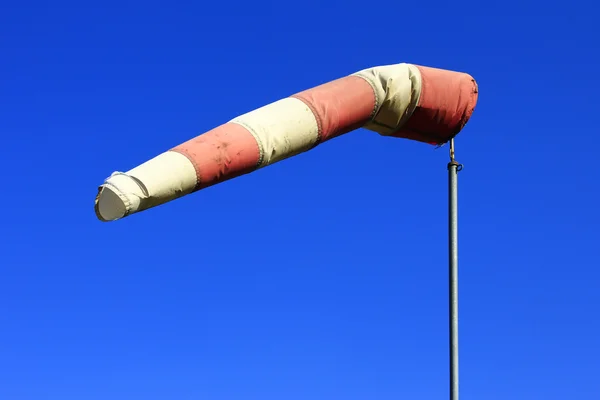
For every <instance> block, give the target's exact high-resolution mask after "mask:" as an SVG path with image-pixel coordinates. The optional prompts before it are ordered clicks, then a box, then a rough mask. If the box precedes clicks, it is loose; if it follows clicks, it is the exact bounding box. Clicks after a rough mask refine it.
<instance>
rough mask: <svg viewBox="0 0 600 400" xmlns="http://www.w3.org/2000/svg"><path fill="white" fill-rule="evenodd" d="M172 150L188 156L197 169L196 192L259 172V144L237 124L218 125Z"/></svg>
mask: <svg viewBox="0 0 600 400" xmlns="http://www.w3.org/2000/svg"><path fill="white" fill-rule="evenodd" d="M171 151H176V152H178V153H181V154H183V155H184V156H186V157H187V158H188V159H189V160H190V161H191V162H192V164H194V168H195V169H196V176H197V178H198V183H197V185H196V190H199V189H202V188H205V187H208V186H211V185H214V184H216V183H219V182H223V181H226V180H228V179H231V178H235V177H236V176H239V175H243V174H246V173H248V172H252V171H254V170H255V169H256V167H257V165H258V161H259V157H260V150H259V148H258V143H257V142H256V140H255V139H254V137H253V136H252V134H251V133H250V132H248V130H247V129H246V128H244V127H243V126H241V125H238V124H234V123H226V124H224V125H221V126H218V127H216V128H215V129H212V130H210V131H208V132H206V133H204V134H202V135H199V136H196V137H195V138H193V139H191V140H188V141H187V142H185V143H182V144H180V145H178V146H176V147H175V148H173V149H171Z"/></svg>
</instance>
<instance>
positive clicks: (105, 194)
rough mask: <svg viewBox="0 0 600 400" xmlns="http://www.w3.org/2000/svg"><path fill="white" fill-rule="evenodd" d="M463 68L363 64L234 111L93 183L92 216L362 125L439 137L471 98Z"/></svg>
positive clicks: (234, 172) (174, 193) (194, 186)
mask: <svg viewBox="0 0 600 400" xmlns="http://www.w3.org/2000/svg"><path fill="white" fill-rule="evenodd" d="M477 93H478V91H477V84H476V83H475V80H474V79H473V78H472V77H471V76H470V75H468V74H465V73H461V72H454V71H447V70H441V69H435V68H429V67H422V66H417V65H412V64H405V63H402V64H395V65H386V66H379V67H374V68H369V69H365V70H362V71H359V72H357V73H354V74H352V75H349V76H346V77H343V78H340V79H337V80H334V81H331V82H328V83H325V84H323V85H320V86H317V87H314V88H312V89H308V90H306V91H303V92H300V93H297V94H295V95H293V96H290V97H288V98H285V99H282V100H279V101H276V102H274V103H271V104H268V105H266V106H264V107H261V108H258V109H256V110H254V111H250V112H248V113H246V114H244V115H240V116H239V117H236V118H234V119H232V120H231V121H229V122H227V123H225V124H223V125H221V126H218V127H217V128H215V129H213V130H210V131H208V132H206V133H204V134H201V135H199V136H197V137H195V138H193V139H191V140H189V141H187V142H185V143H182V144H180V145H178V146H176V147H174V148H172V149H170V150H168V151H166V152H164V153H162V154H160V155H158V156H157V157H155V158H152V159H151V160H149V161H146V162H145V163H143V164H141V165H139V166H138V167H135V168H133V169H131V170H129V171H127V172H114V173H113V174H112V175H111V176H110V177H109V178H108V179H106V181H105V182H104V183H103V184H102V185H101V186H100V188H99V190H98V195H97V197H96V203H95V210H96V215H97V216H98V218H99V219H100V220H102V221H112V220H116V219H119V218H122V217H125V216H128V215H130V214H133V213H136V212H139V211H143V210H146V209H148V208H151V207H155V206H157V205H160V204H163V203H166V202H168V201H171V200H174V199H176V198H178V197H181V196H184V195H187V194H189V193H192V192H194V191H197V190H200V189H203V188H206V187H208V186H211V185H214V184H216V183H219V182H223V181H225V180H228V179H231V178H234V177H237V176H240V175H243V174H246V173H249V172H252V171H254V170H256V169H258V168H262V167H266V166H267V165H270V164H273V163H276V162H278V161H281V160H283V159H285V158H288V157H291V156H294V155H297V154H299V153H302V152H304V151H307V150H310V149H312V148H313V147H315V146H316V145H318V144H320V143H322V142H324V141H326V140H329V139H332V138H334V137H336V136H339V135H342V134H344V133H347V132H350V131H352V130H354V129H357V128H360V127H363V128H366V129H368V130H371V131H375V132H377V133H379V134H381V135H385V136H394V137H400V138H407V139H412V140H417V141H421V142H426V143H431V144H442V143H445V142H447V141H448V140H450V139H451V138H452V137H454V136H455V135H456V134H457V133H458V132H459V131H460V130H461V129H462V128H463V126H464V125H465V124H466V123H467V121H468V120H469V118H470V116H471V114H472V113H473V110H474V108H475V104H476V102H477V95H478V94H477Z"/></svg>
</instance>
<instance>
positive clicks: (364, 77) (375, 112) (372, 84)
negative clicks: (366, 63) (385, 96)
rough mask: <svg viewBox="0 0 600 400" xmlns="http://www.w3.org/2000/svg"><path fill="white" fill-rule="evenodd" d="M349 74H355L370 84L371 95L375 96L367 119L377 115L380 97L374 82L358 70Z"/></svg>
mask: <svg viewBox="0 0 600 400" xmlns="http://www.w3.org/2000/svg"><path fill="white" fill-rule="evenodd" d="M350 76H356V77H358V78H361V79H363V80H364V81H365V82H367V83H368V84H369V86H371V90H372V91H373V96H374V97H375V104H374V106H373V111H371V115H370V116H369V119H371V120H372V119H373V118H375V116H376V115H377V111H378V110H379V106H380V102H381V99H380V98H379V96H378V95H377V90H376V89H375V84H374V83H373V82H372V81H371V80H370V79H369V78H367V77H366V76H363V75H362V74H360V72H357V73H355V74H352V75H350Z"/></svg>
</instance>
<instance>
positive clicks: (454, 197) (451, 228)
mask: <svg viewBox="0 0 600 400" xmlns="http://www.w3.org/2000/svg"><path fill="white" fill-rule="evenodd" d="M461 169H462V165H461V164H459V163H458V162H457V161H456V160H455V159H454V139H451V140H450V162H449V163H448V250H449V274H448V277H449V322H450V400H458V172H459V171H460V170H461Z"/></svg>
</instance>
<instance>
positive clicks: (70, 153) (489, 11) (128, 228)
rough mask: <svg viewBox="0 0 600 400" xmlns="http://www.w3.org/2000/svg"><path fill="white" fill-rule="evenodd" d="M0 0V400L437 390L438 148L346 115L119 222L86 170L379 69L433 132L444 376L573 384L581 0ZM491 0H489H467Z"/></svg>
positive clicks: (593, 380)
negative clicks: (398, 81) (468, 80)
mask: <svg viewBox="0 0 600 400" xmlns="http://www.w3.org/2000/svg"><path fill="white" fill-rule="evenodd" d="M486 3H487V2H485V1H461V2H441V1H427V2H403V1H397V0H394V1H392V0H381V1H377V2H373V1H360V2H359V1H355V0H348V1H321V2H314V1H313V2H284V1H277V2H275V1H273V2H265V1H260V0H259V1H217V2H191V1H188V2H182V1H163V2H159V1H139V0H138V1H119V2H116V1H104V2H84V1H54V2H43V1H20V2H17V1H13V2H8V1H5V2H4V3H3V5H2V7H1V9H2V11H1V12H0V41H1V48H0V50H1V53H0V62H1V64H0V70H1V76H2V79H1V80H0V133H1V135H2V136H1V137H2V149H3V152H2V157H1V158H0V165H1V166H2V190H1V196H0V206H1V208H0V209H1V210H2V222H1V223H0V239H1V241H0V256H1V258H0V264H1V265H0V343H1V345H0V399H3V400H96V399H97V400H107V399H110V400H137V399H140V400H154V399H177V400H187V399H224V400H235V399H240V400H241V399H258V400H281V399H286V400H295V399H311V400H319V399H327V400H335V399H343V400H355V399H356V400H359V399H360V400H363V399H364V400H373V399H378V400H382V399H444V398H447V391H448V389H447V388H448V372H447V369H448V367H447V365H448V361H447V358H448V355H447V244H446V236H447V228H446V218H447V206H446V190H447V189H446V188H447V184H446V179H447V172H446V163H447V157H448V156H447V149H446V148H443V149H439V150H435V149H434V148H433V147H432V146H429V145H426V144H421V143H415V142H410V141H407V140H402V139H392V138H384V137H381V136H379V135H377V134H376V133H373V132H369V131H366V130H358V131H356V132H352V133H349V134H347V135H345V136H342V137H340V138H337V139H335V140H332V141H330V142H327V143H325V144H323V145H322V146H319V147H318V148H316V149H314V150H312V151H310V152H308V153H305V154H302V155H299V156H297V157H294V158H291V159H288V160H285V161H283V162H281V163H278V164H276V165H273V166H270V167H268V168H265V169H262V170H260V171H257V172H255V173H253V174H250V175H246V176H244V177H241V178H237V179H234V180H232V181H228V182H225V183H223V184H220V185H217V186H214V187H212V188H209V189H207V190H204V191H201V192H198V193H195V194H193V195H190V196H187V197H185V198H182V199H180V200H177V201H174V202H171V203H168V204H166V205H163V206H160V207H158V208H155V209H152V210H149V211H145V212H143V213H140V214H136V215H133V216H131V217H128V218H127V219H124V220H122V221H117V222H113V223H101V222H99V221H97V220H96V217H95V215H94V211H93V200H94V196H95V195H96V189H97V186H98V185H99V184H101V183H102V181H103V180H104V178H106V177H107V176H108V175H109V174H110V173H111V172H113V171H114V170H121V171H123V170H127V169H130V168H132V167H134V166H136V165H138V164H140V163H141V162H143V161H145V160H147V159H149V158H152V157H154V156H155V155H157V154H159V153H160V152H162V151H164V150H167V149H168V148H170V147H172V146H174V145H176V144H179V143H181V142H183V141H185V140H187V139H189V138H191V137H193V136H195V135H197V134H199V133H202V132H204V131H207V130H209V129H211V128H213V127H215V126H217V125H220V124H222V123H224V122H226V121H228V120H229V119H231V118H233V117H235V116H237V115H239V114H242V113H245V112H247V111H250V110H252V109H254V108H257V107H260V106H262V105H265V104H267V103H270V102H272V101H275V100H278V99H280V98H282V97H287V96H288V95H290V94H293V93H296V92H298V91H301V90H303V89H307V88H310V87H312V86H315V85H318V84H321V83H324V82H326V81H329V80H331V79H335V78H338V77H342V76H344V75H347V74H350V73H353V72H355V71H357V70H360V69H363V68H367V67H371V66H375V65H383V64H392V63H399V62H411V63H416V64H422V65H428V66H433V67H439V68H447V69H453V70H459V71H465V72H468V73H470V74H472V75H473V76H474V77H475V78H476V79H477V81H478V83H479V88H480V97H479V103H478V106H477V109H476V110H475V113H474V114H473V117H472V118H471V121H470V122H469V124H468V125H467V127H466V128H465V129H464V131H463V132H462V133H461V134H460V135H459V136H458V138H457V142H456V146H457V158H458V161H460V162H461V163H463V164H464V170H463V171H462V172H461V173H460V175H459V180H460V182H459V184H460V185H459V186H460V196H459V197H460V200H459V202H460V205H459V209H460V279H461V284H460V301H461V310H460V322H461V328H460V333H461V338H460V339H461V360H460V361H461V394H462V397H463V398H464V399H486V400H495V399H502V400H504V399H511V400H516V399H524V400H525V399H527V400H531V399H550V400H552V399H561V400H562V399H569V400H578V399H598V398H600V379H599V378H598V376H599V375H600V312H599V308H600V284H599V282H600V260H599V256H598V251H597V249H598V247H599V246H600V233H599V231H598V229H599V227H600V212H599V210H598V204H599V202H600V186H599V185H600V174H599V172H598V168H599V166H598V160H599V156H598V149H597V148H596V145H595V142H596V140H597V138H598V115H599V113H600V111H599V106H600V101H599V100H598V91H599V90H600V80H599V78H598V71H599V69H600V62H599V56H598V54H599V46H600V45H599V44H598V39H600V36H599V35H598V27H597V26H598V11H597V10H596V9H595V8H593V5H592V2H591V1H589V2H587V5H586V4H584V3H583V2H580V1H571V2H567V3H565V2H552V1H551V2H539V3H538V2H531V1H516V0H509V1H504V2H493V3H494V4H497V5H490V4H486ZM490 3H492V2H490Z"/></svg>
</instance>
